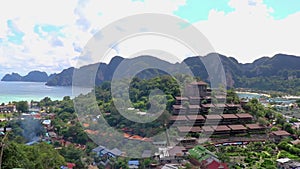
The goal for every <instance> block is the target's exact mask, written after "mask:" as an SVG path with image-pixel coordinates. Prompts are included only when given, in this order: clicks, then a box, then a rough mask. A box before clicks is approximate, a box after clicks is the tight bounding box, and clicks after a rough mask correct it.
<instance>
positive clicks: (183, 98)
mask: <svg viewBox="0 0 300 169" xmlns="http://www.w3.org/2000/svg"><path fill="white" fill-rule="evenodd" d="M175 99H176V100H182V101H188V100H189V99H188V98H187V97H180V96H177V97H175Z"/></svg>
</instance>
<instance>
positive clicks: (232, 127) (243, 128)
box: [228, 124, 247, 130]
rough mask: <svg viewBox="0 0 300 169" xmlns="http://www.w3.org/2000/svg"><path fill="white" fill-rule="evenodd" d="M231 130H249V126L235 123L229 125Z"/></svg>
mask: <svg viewBox="0 0 300 169" xmlns="http://www.w3.org/2000/svg"><path fill="white" fill-rule="evenodd" d="M228 127H229V128H231V130H247V128H246V127H245V126H243V125H240V124H235V125H228Z"/></svg>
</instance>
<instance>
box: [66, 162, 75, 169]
mask: <svg viewBox="0 0 300 169" xmlns="http://www.w3.org/2000/svg"><path fill="white" fill-rule="evenodd" d="M75 166H76V164H74V163H67V167H68V168H70V169H72V168H73V167H75Z"/></svg>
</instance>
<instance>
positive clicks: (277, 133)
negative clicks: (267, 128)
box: [272, 130, 291, 136]
mask: <svg viewBox="0 0 300 169" xmlns="http://www.w3.org/2000/svg"><path fill="white" fill-rule="evenodd" d="M272 134H274V135H275V136H290V135H291V134H290V133H288V132H286V131H284V130H278V131H273V132H272Z"/></svg>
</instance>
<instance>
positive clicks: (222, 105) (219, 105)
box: [214, 103, 226, 107]
mask: <svg viewBox="0 0 300 169" xmlns="http://www.w3.org/2000/svg"><path fill="white" fill-rule="evenodd" d="M214 105H215V106H216V107H226V104H223V103H218V104H214Z"/></svg>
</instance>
